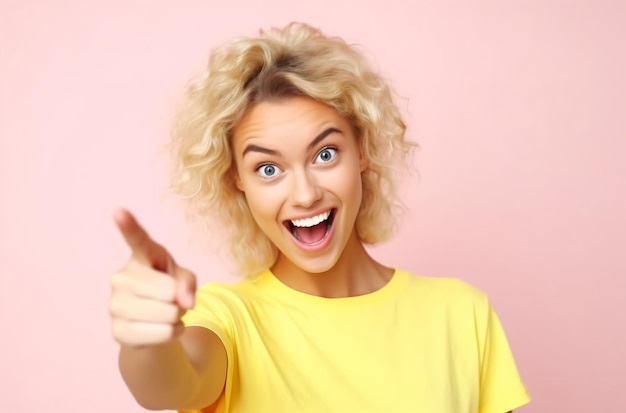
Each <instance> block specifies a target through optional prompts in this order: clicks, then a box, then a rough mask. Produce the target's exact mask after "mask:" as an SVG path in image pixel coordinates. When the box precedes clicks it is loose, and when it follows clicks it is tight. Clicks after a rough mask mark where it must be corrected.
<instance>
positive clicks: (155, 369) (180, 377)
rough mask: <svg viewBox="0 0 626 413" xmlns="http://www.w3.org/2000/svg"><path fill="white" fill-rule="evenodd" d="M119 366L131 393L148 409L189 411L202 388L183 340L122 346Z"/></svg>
mask: <svg viewBox="0 0 626 413" xmlns="http://www.w3.org/2000/svg"><path fill="white" fill-rule="evenodd" d="M119 366H120V372H121V374H122V377H123V378H124V381H125V382H126V385H127V386H128V388H129V390H130V391H131V393H132V394H133V396H134V397H135V399H136V400H137V402H138V403H139V404H140V405H141V406H143V407H144V408H146V409H152V410H161V409H179V408H185V407H186V404H187V403H189V402H191V401H192V400H193V399H194V398H195V396H196V395H197V394H198V392H199V390H200V387H201V381H200V378H199V375H198V373H197V372H196V371H195V369H194V368H193V366H192V364H191V363H190V362H189V359H188V357H187V355H186V353H185V350H184V348H183V346H182V344H181V342H180V340H174V341H171V342H169V343H166V344H161V345H156V346H143V347H130V346H121V348H120V354H119Z"/></svg>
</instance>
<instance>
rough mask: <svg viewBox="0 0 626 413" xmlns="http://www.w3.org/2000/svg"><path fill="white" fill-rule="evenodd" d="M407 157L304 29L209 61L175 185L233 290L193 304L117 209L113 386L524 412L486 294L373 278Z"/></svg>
mask: <svg viewBox="0 0 626 413" xmlns="http://www.w3.org/2000/svg"><path fill="white" fill-rule="evenodd" d="M412 146H413V145H412V144H411V143H410V142H408V141H407V140H406V139H405V125H404V123H403V121H402V119H401V118H400V115H399V113H398V110H397V108H396V106H395V105H394V104H393V101H392V97H391V93H390V91H389V88H388V87H387V85H386V84H385V83H384V82H383V81H382V80H381V78H380V77H379V76H378V75H377V74H375V73H374V72H373V71H372V70H371V69H370V68H369V67H368V65H367V63H366V62H365V60H364V59H363V58H362V56H361V55H360V54H359V53H358V52H357V51H356V50H355V49H354V48H353V47H351V46H349V45H347V44H346V43H345V42H344V41H342V40H341V39H338V38H332V37H326V36H324V35H322V34H321V33H320V32H319V31H317V30H315V29H313V28H311V27H309V26H307V25H302V24H292V25H289V26H288V27H286V28H284V29H282V30H272V31H270V32H268V33H261V35H260V36H259V37H258V38H247V39H241V40H236V41H233V42H231V43H229V44H227V45H225V46H223V47H222V48H219V49H216V50H215V51H214V52H213V53H212V56H211V59H210V62H209V67H208V70H207V71H206V73H205V75H204V76H203V77H202V78H201V79H200V80H198V81H197V82H196V83H195V84H194V85H193V86H191V88H190V90H189V93H188V100H187V104H186V106H185V108H184V110H183V111H182V113H181V116H180V119H179V122H178V128H177V133H176V139H175V153H176V160H177V161H176V165H177V173H176V177H175V178H176V179H175V182H176V187H177V189H178V191H179V192H180V193H181V194H183V195H185V196H186V197H188V198H189V200H190V202H191V204H192V206H193V208H194V211H195V213H196V214H197V216H199V217H202V219H205V220H206V221H207V222H210V224H209V226H210V227H211V226H214V225H219V226H220V228H221V230H222V231H223V232H224V233H225V234H227V235H228V236H229V242H230V245H231V246H232V255H233V258H234V260H235V261H236V262H237V263H238V264H239V266H240V268H241V271H242V274H244V275H245V277H244V279H243V280H242V281H240V282H239V283H237V284H235V285H230V284H224V283H210V284H208V285H205V286H203V287H202V288H200V289H199V290H198V291H196V286H195V277H194V276H193V274H192V273H191V272H190V271H188V270H186V269H184V268H182V267H180V266H178V264H177V263H176V262H175V261H174V260H173V258H172V257H171V256H170V255H169V254H168V252H167V250H166V249H165V248H164V247H162V246H161V245H159V244H157V243H156V242H155V241H153V240H152V239H151V238H150V237H149V236H148V235H147V233H146V232H145V231H144V229H143V228H142V227H141V226H140V225H139V224H138V223H137V221H136V220H135V219H134V218H133V216H132V215H131V214H130V213H128V212H127V211H124V210H120V211H118V212H117V213H116V215H115V219H116V223H117V225H118V227H119V229H120V230H121V232H122V234H123V235H124V237H125V239H126V241H127V243H128V244H129V246H130V247H131V249H132V257H131V259H130V261H129V262H128V263H127V264H126V266H125V267H124V268H123V269H122V270H120V271H119V272H118V273H116V274H115V275H114V276H113V280H112V284H113V290H112V291H113V292H112V296H111V301H110V312H111V317H112V324H113V334H114V337H115V338H116V340H117V341H118V342H119V343H120V370H121V373H122V376H123V378H124V380H125V381H126V383H127V385H128V387H129V389H130V391H131V392H132V394H133V395H134V396H135V398H136V399H137V401H138V402H139V403H140V404H141V405H142V406H144V407H146V408H149V409H178V410H195V411H199V410H202V411H203V412H213V411H216V412H290V413H291V412H429V413H435V412H436V413H478V412H480V413H506V412H508V411H510V410H512V409H513V408H516V407H518V406H521V405H523V404H525V403H527V402H528V401H529V397H528V394H527V392H526V390H525V388H524V385H523V383H522V381H521V379H520V376H519V374H518V372H517V369H516V367H515V363H514V361H513V358H512V355H511V352H510V350H509V346H508V344H507V341H506V338H505V336H504V333H503V330H502V328H501V326H500V323H499V321H498V318H497V316H496V314H495V313H494V311H493V309H492V308H491V306H490V304H489V301H488V300H487V298H486V296H485V295H484V294H483V293H482V292H480V291H478V290H477V289H475V288H473V287H471V286H469V285H467V284H465V283H463V282H461V281H458V280H455V279H443V278H428V277H423V276H417V275H413V274H410V273H409V272H406V271H403V270H400V269H397V268H394V267H392V266H387V265H384V264H381V263H379V262H377V261H376V260H374V259H373V258H372V257H371V256H370V255H369V254H368V252H367V251H366V249H365V248H364V245H365V244H371V243H377V242H381V241H383V240H385V239H387V238H388V237H389V235H390V233H391V229H392V227H393V220H394V215H395V212H394V206H395V200H396V193H395V186H394V180H395V175H396V172H398V171H399V172H402V170H404V169H405V168H406V166H403V165H405V162H406V161H407V159H408V158H409V155H410V149H411V148H412Z"/></svg>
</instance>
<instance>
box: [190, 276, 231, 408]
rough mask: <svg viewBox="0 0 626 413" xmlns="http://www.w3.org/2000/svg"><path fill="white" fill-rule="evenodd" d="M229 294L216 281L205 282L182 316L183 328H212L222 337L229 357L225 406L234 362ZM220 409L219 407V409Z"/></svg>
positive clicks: (229, 391)
mask: <svg viewBox="0 0 626 413" xmlns="http://www.w3.org/2000/svg"><path fill="white" fill-rule="evenodd" d="M232 298H233V297H232V293H231V292H229V291H228V290H227V289H224V288H222V287H220V285H219V284H218V283H212V284H207V285H205V286H203V287H202V288H200V289H199V290H198V292H197V293H196V303H195V306H194V308H192V309H191V310H189V311H187V313H185V315H184V316H183V317H182V322H183V324H184V325H185V327H203V328H207V329H209V330H211V331H212V332H214V333H215V334H217V336H218V337H219V338H220V340H222V343H223V344H224V348H225V349H226V355H227V359H228V367H227V369H228V370H227V373H226V385H225V397H224V400H222V402H221V404H220V406H221V405H222V404H223V405H224V406H225V407H224V409H225V411H227V409H228V404H229V400H230V393H231V388H232V377H233V365H234V364H235V357H236V352H235V338H234V337H235V330H234V327H233V326H234V322H233V313H232V309H231V307H232V301H233V299H232ZM220 411H221V410H220ZM180 413H201V411H200V410H189V411H183V410H181V411H180Z"/></svg>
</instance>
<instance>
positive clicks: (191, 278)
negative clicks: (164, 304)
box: [174, 267, 197, 310]
mask: <svg viewBox="0 0 626 413" xmlns="http://www.w3.org/2000/svg"><path fill="white" fill-rule="evenodd" d="M174 277H176V281H177V285H176V302H177V303H178V305H180V306H181V307H182V308H184V309H186V310H190V309H192V308H193V306H194V303H195V296H196V288H197V287H196V276H195V275H194V274H193V273H192V272H191V271H189V270H187V269H185V268H182V267H177V268H176V269H175V270H174Z"/></svg>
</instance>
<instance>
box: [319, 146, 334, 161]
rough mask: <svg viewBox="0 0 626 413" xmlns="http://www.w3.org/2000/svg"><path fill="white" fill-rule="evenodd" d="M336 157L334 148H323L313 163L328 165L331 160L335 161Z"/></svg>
mask: <svg viewBox="0 0 626 413" xmlns="http://www.w3.org/2000/svg"><path fill="white" fill-rule="evenodd" d="M336 156H337V149H336V148H324V149H322V150H321V151H320V152H319V153H318V154H317V158H315V161H316V162H321V163H328V162H330V161H332V160H333V159H335V157H336Z"/></svg>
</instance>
